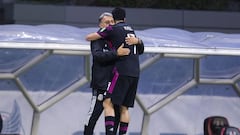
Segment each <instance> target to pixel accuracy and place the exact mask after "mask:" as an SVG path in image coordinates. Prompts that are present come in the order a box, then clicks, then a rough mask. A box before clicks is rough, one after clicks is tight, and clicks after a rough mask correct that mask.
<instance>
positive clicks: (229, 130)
mask: <svg viewBox="0 0 240 135" xmlns="http://www.w3.org/2000/svg"><path fill="white" fill-rule="evenodd" d="M220 135H240V130H239V129H238V128H236V127H232V126H230V127H223V128H222V129H221V134H220Z"/></svg>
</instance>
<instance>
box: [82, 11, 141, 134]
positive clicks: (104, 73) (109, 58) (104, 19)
mask: <svg viewBox="0 0 240 135" xmlns="http://www.w3.org/2000/svg"><path fill="white" fill-rule="evenodd" d="M113 24H114V20H113V17H112V14H111V13H108V12H104V13H102V14H101V15H100V17H99V27H100V28H105V27H107V26H108V25H113ZM131 39H132V43H134V42H136V39H135V38H131ZM129 52H130V50H129V49H128V48H123V45H122V46H120V47H119V48H118V49H117V50H115V49H114V48H113V47H112V45H111V44H109V43H108V42H107V41H106V40H103V39H99V40H96V41H92V42H91V53H92V56H93V64H92V80H91V84H90V85H91V88H92V99H91V106H90V110H89V112H88V118H87V122H86V123H85V126H84V135H93V132H94V127H95V125H96V122H97V120H98V119H99V117H100V115H101V113H102V112H103V104H102V102H103V100H104V93H105V92H106V90H107V88H108V86H109V84H110V82H111V79H112V76H113V73H112V70H113V66H114V63H115V61H116V60H117V59H118V57H120V56H124V55H128V54H129ZM115 112H116V119H115V120H116V121H115V122H116V123H117V124H116V126H115V127H114V133H116V132H117V127H118V123H119V117H120V116H119V115H120V114H119V107H118V106H116V107H115Z"/></svg>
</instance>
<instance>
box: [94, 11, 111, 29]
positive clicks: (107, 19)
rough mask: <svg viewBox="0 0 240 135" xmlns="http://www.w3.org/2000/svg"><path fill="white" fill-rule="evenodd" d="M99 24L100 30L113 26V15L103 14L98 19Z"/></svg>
mask: <svg viewBox="0 0 240 135" xmlns="http://www.w3.org/2000/svg"><path fill="white" fill-rule="evenodd" d="M98 23H99V27H100V28H105V27H107V26H108V25H113V24H114V21H113V16H112V14H111V13H109V12H104V13H102V14H101V15H100V16H99V18H98Z"/></svg>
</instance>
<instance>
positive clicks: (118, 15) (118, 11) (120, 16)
mask: <svg viewBox="0 0 240 135" xmlns="http://www.w3.org/2000/svg"><path fill="white" fill-rule="evenodd" d="M112 15H113V19H114V20H124V18H125V17H126V12H125V10H124V9H122V8H120V7H116V8H114V9H113V11H112Z"/></svg>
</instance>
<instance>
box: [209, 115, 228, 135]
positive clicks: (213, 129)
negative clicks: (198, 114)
mask: <svg viewBox="0 0 240 135" xmlns="http://www.w3.org/2000/svg"><path fill="white" fill-rule="evenodd" d="M224 127H229V123H228V120H227V118H225V117H223V116H210V117H208V118H206V119H205V120H204V135H220V133H221V130H222V128H224Z"/></svg>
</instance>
